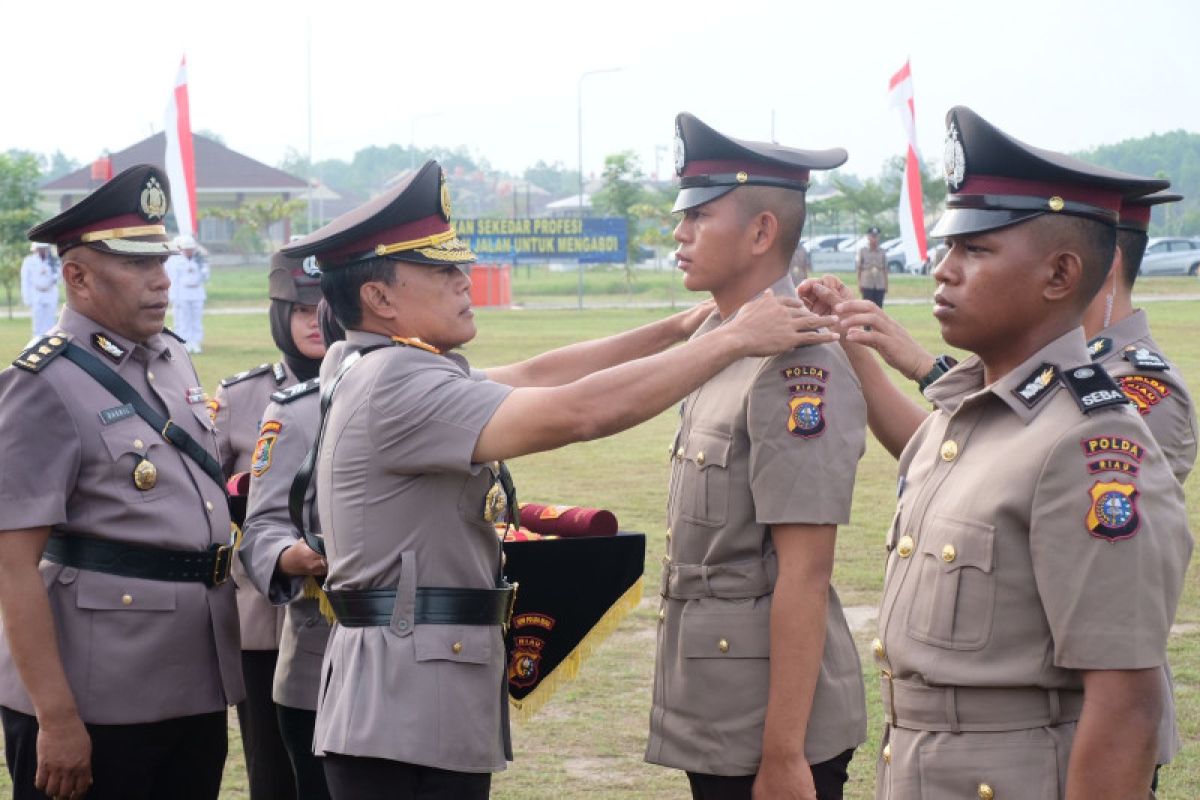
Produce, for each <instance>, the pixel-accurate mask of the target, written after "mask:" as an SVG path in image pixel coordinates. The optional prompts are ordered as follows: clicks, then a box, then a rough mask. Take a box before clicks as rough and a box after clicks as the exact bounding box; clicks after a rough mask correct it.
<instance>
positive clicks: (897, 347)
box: [796, 275, 933, 381]
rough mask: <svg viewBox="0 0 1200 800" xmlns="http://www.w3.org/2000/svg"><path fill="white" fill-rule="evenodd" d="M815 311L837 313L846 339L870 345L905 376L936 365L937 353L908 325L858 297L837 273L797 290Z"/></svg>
mask: <svg viewBox="0 0 1200 800" xmlns="http://www.w3.org/2000/svg"><path fill="white" fill-rule="evenodd" d="M796 292H797V294H798V295H800V298H801V299H802V300H803V301H804V303H805V305H806V306H808V307H809V308H810V309H812V310H813V312H814V313H824V314H834V315H835V316H836V317H837V331H838V332H839V333H840V334H841V335H842V336H843V338H844V341H846V342H849V343H851V344H859V345H862V346H864V347H869V348H871V349H872V350H874V351H875V352H877V353H879V355H880V357H881V358H882V359H883V360H884V361H886V362H887V364H888V366H890V367H891V368H892V369H894V370H896V371H897V372H899V373H900V374H901V375H904V376H905V377H907V378H909V379H911V380H914V381H916V380H920V379H921V378H922V377H924V376H925V375H926V374H928V373H929V370H931V369H932V368H933V355H932V354H931V353H930V352H929V351H928V350H926V349H925V348H924V347H922V346H921V345H920V344H918V343H917V341H916V340H915V339H913V338H912V336H911V335H909V333H908V331H907V330H905V328H904V326H903V325H901V324H900V323H899V322H896V320H894V319H892V318H891V317H889V316H888V315H887V314H885V313H884V312H883V309H881V308H880V307H879V306H877V305H875V304H874V303H872V302H871V301H870V300H856V299H855V298H854V297H853V295H851V294H850V290H849V289H848V288H847V287H846V286H845V284H843V283H842V282H841V280H839V279H838V278H836V277H834V276H833V275H825V276H823V277H821V278H819V279H813V278H810V279H808V280H806V281H804V282H803V283H801V284H800V286H799V287H798V288H797V289H796Z"/></svg>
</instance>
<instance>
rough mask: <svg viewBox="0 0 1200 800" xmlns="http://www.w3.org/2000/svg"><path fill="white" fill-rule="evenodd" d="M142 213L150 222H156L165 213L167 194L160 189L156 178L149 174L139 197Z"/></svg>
mask: <svg viewBox="0 0 1200 800" xmlns="http://www.w3.org/2000/svg"><path fill="white" fill-rule="evenodd" d="M141 206H142V215H143V216H144V217H146V219H148V220H150V221H151V222H157V221H158V220H160V219H162V218H163V217H165V216H166V215H167V195H166V193H165V192H164V191H163V190H162V186H161V185H160V184H159V182H158V178H156V177H154V176H153V175H151V176H150V177H149V178H147V179H146V185H145V186H144V187H143V188H142V197H141Z"/></svg>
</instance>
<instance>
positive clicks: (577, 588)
mask: <svg viewBox="0 0 1200 800" xmlns="http://www.w3.org/2000/svg"><path fill="white" fill-rule="evenodd" d="M504 555H505V557H506V563H505V574H506V575H507V577H508V580H509V581H510V582H512V583H517V584H520V588H519V589H518V590H517V598H516V604H515V606H514V609H513V615H512V623H511V625H510V626H509V629H508V635H507V646H508V695H509V700H510V702H511V704H512V708H513V711H514V712H515V714H516V716H518V717H520V718H528V717H530V716H532V715H533V714H534V713H535V712H536V711H537V710H538V709H539V708H540V707H541V706H542V705H543V704H544V703H545V702H546V700H548V699H549V698H550V696H551V695H552V694H553V693H554V691H555V689H556V688H557V687H558V685H559V683H561V682H563V681H567V680H570V679H572V678H574V677H575V676H576V675H577V674H578V672H579V667H580V664H581V663H582V661H583V659H584V658H586V657H587V656H588V655H589V654H590V653H591V652H592V651H593V650H595V648H596V647H597V646H599V644H600V643H601V642H602V641H603V640H604V639H605V638H607V637H608V635H609V634H611V633H612V632H613V631H614V630H616V628H617V625H619V624H620V622H621V620H622V619H623V618H624V617H625V616H626V615H627V614H628V613H629V612H630V611H632V610H633V608H634V607H635V606H636V605H637V604H638V602H640V600H641V596H642V571H643V569H644V565H645V557H646V537H645V534H642V533H634V532H624V531H623V532H619V533H618V534H617V535H616V536H589V537H579V538H563V539H536V540H532V541H505V542H504Z"/></svg>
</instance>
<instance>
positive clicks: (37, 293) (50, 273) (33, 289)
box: [21, 243, 58, 336]
mask: <svg viewBox="0 0 1200 800" xmlns="http://www.w3.org/2000/svg"><path fill="white" fill-rule="evenodd" d="M29 249H30V254H29V255H27V256H25V260H24V261H22V262H21V302H22V303H24V304H25V305H27V306H29V311H30V316H31V317H32V318H33V335H34V336H41V335H42V334H44V333H49V331H50V329H51V328H53V327H54V323H55V322H56V321H57V320H58V264H57V263H56V261H55V259H54V256H52V255H50V246H49V245H45V244H40V243H35V244H34V245H33V246H32V247H30V248H29Z"/></svg>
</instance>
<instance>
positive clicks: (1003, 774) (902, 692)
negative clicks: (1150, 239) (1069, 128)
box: [818, 107, 1192, 800]
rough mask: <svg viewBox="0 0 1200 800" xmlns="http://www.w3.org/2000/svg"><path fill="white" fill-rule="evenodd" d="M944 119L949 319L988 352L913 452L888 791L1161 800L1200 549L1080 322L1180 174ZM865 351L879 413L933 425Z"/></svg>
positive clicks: (886, 682) (904, 514) (899, 517)
mask: <svg viewBox="0 0 1200 800" xmlns="http://www.w3.org/2000/svg"><path fill="white" fill-rule="evenodd" d="M947 123H948V137H947V141H946V151H945V152H946V164H945V174H946V180H947V183H948V186H949V189H950V192H951V194H950V195H949V198H948V202H947V206H948V211H947V212H946V214H945V215H944V216H943V218H942V220H941V221H939V223H938V225H937V227H936V228H935V229H934V235H940V236H945V237H947V241H948V242H949V244H950V250H949V253H948V255H947V256H946V258H945V259H944V260H943V261H942V262H941V263H940V264H939V265H938V267H937V269H936V270H935V271H934V277H935V278H936V280H937V281H938V283H939V288H938V291H937V293H936V294H935V309H934V314H935V316H936V317H937V318H938V320H939V322H940V323H941V328H942V335H943V337H944V338H945V340H946V342H947V343H949V344H951V345H953V346H956V347H960V348H963V349H966V350H970V351H972V352H974V353H975V355H974V356H972V357H971V358H969V359H967V360H966V361H964V362H963V363H962V364H959V365H957V366H956V367H954V368H952V369H951V370H950V371H949V372H948V373H946V374H945V375H943V376H941V377H939V378H937V380H936V382H934V383H932V384H931V385H930V386H929V387H928V388H926V389H925V396H926V397H927V398H928V399H929V400H931V401H932V402H933V404H934V409H935V410H934V413H933V414H932V415H930V416H929V417H928V418H927V419H925V420H924V421H923V422H921V423H919V425H918V426H917V429H916V433H915V435H913V436H912V438H911V440H910V441H908V443H907V446H906V447H905V448H904V450H903V453H902V454H901V461H900V480H899V483H898V491H899V496H900V497H899V502H898V507H897V513H896V516H895V518H894V520H893V523H892V528H891V530H890V531H889V534H888V538H887V547H888V551H889V557H888V565H887V573H886V578H885V586H884V595H883V599H882V603H881V611H880V620H879V630H880V635H879V638H878V639H877V640H876V641H875V643H874V645H873V648H874V652H875V658H876V661H877V663H878V665H879V667H880V670H881V673H882V676H883V679H882V691H883V701H884V708H885V714H886V717H887V721H888V727H887V730H886V732H885V746H884V748H883V751H882V753H881V758H880V762H879V771H878V782H877V790H876V795H877V797H880V798H902V797H903V798H907V797H925V798H941V797H961V796H970V793H971V792H974V793H975V795H976V796H977V797H980V798H984V800H990V799H991V798H1004V797H1014V796H1017V797H1046V798H1057V797H1064V796H1068V795H1069V796H1071V797H1092V796H1104V797H1122V798H1127V797H1128V798H1133V797H1146V796H1148V795H1149V793H1150V786H1151V780H1152V773H1153V765H1154V761H1155V754H1156V739H1157V735H1156V728H1157V727H1158V725H1159V723H1160V721H1161V715H1162V707H1163V706H1162V702H1163V701H1162V697H1161V693H1162V679H1161V674H1162V667H1163V665H1164V663H1165V650H1166V641H1167V635H1168V631H1169V629H1170V625H1171V621H1172V619H1173V617H1174V613H1175V607H1176V603H1177V601H1178V597H1179V591H1180V586H1181V583H1182V579H1183V575H1184V572H1185V570H1186V568H1187V562H1188V559H1189V557H1190V554H1191V547H1192V540H1191V536H1190V535H1189V534H1188V532H1187V519H1186V514H1185V511H1184V508H1183V497H1182V490H1181V489H1180V486H1179V484H1178V482H1177V481H1176V480H1175V479H1174V477H1173V476H1172V475H1171V472H1170V467H1169V465H1168V463H1167V461H1166V459H1165V458H1164V456H1163V454H1162V452H1161V448H1160V447H1159V446H1158V445H1157V443H1156V442H1155V440H1154V439H1153V438H1152V437H1151V435H1150V432H1149V430H1148V429H1147V428H1146V427H1145V425H1144V424H1143V423H1142V420H1141V418H1140V417H1139V415H1138V414H1137V412H1136V411H1134V410H1133V408H1132V407H1131V406H1130V405H1129V403H1128V402H1127V400H1126V398H1125V396H1124V394H1123V393H1122V392H1121V390H1120V388H1119V386H1118V385H1117V384H1116V383H1115V382H1114V381H1113V380H1112V378H1111V377H1109V376H1108V375H1107V373H1106V372H1104V370H1103V368H1101V367H1099V366H1096V365H1093V364H1092V363H1091V362H1090V359H1089V358H1088V353H1087V348H1086V344H1085V341H1084V336H1083V331H1082V329H1081V327H1080V322H1081V321H1082V318H1083V314H1084V310H1085V308H1086V307H1087V304H1088V303H1089V302H1090V301H1091V299H1092V298H1093V297H1094V295H1095V293H1096V291H1097V290H1098V289H1099V288H1100V286H1101V285H1102V283H1103V282H1104V277H1105V275H1106V274H1107V272H1108V268H1109V266H1110V265H1111V263H1112V259H1113V253H1114V244H1115V240H1116V233H1115V226H1116V222H1117V219H1118V214H1119V211H1120V208H1121V206H1122V202H1123V201H1125V200H1128V199H1130V198H1133V197H1136V196H1140V195H1145V194H1147V193H1149V192H1152V191H1155V190H1158V189H1161V188H1164V183H1165V182H1164V181H1156V180H1148V179H1142V178H1138V177H1136V176H1132V175H1126V174H1124V173H1117V172H1113V171H1111V170H1104V169H1100V168H1096V167H1092V166H1090V165H1087V164H1084V163H1082V162H1079V161H1076V160H1074V159H1071V158H1068V157H1065V156H1061V155H1058V154H1055V153H1050V152H1048V151H1044V150H1039V149H1035V148H1031V147H1029V146H1027V145H1025V144H1023V143H1021V142H1018V141H1017V140H1015V139H1013V138H1011V137H1009V136H1007V135H1006V134H1004V133H1002V132H1001V131H999V130H997V129H996V128H995V127H993V126H992V125H990V124H989V123H987V122H986V121H985V120H983V119H982V118H980V117H979V116H978V115H976V114H975V113H973V112H972V111H970V110H969V109H966V108H962V107H958V108H955V109H952V110H951V111H950V113H949V115H948V118H947ZM818 307H820V306H819V305H818ZM861 322H862V318H861V317H856V316H854V315H851V316H848V317H846V318H844V319H843V320H842V322H841V325H842V326H843V327H844V328H846V327H853V326H855V325H858V324H860V323H861ZM872 335H873V334H872V333H871V332H863V331H853V330H852V331H851V332H849V333H847V340H848V342H850V343H853V342H855V341H863V340H865V339H866V338H868V337H870V336H872ZM847 349H848V352H850V353H851V359H852V361H853V362H854V364H855V367H856V369H857V370H858V372H859V375H860V377H862V379H863V384H864V387H865V388H866V391H867V392H868V393H869V395H871V396H872V406H874V405H875V403H876V402H885V401H886V402H887V403H888V404H889V405H891V406H893V407H901V406H907V409H908V410H907V411H906V412H904V413H897V414H892V415H891V416H892V417H893V418H901V419H910V420H911V419H912V417H913V415H920V413H921V412H920V410H919V408H918V407H917V406H916V405H915V404H913V403H912V402H911V401H909V400H907V398H906V396H904V395H902V394H900V393H899V392H898V391H897V390H896V389H895V388H894V387H893V388H891V389H890V390H889V388H888V387H889V386H891V384H890V382H889V381H887V379H886V377H884V376H882V372H881V370H880V369H879V367H878V365H877V363H876V362H875V361H874V360H873V359H871V358H869V357H868V358H863V357H862V352H861V350H860V348H857V347H855V346H854V345H853V344H848V347H847ZM889 391H890V396H889ZM872 415H873V416H874V414H872ZM872 427H873V429H874V427H875V426H874V422H873V423H872ZM897 427H900V428H902V427H903V425H899V426H897ZM910 430H911V429H910ZM893 433H894V431H893ZM885 440H888V441H892V442H893V443H894V441H895V439H892V438H891V437H890V435H886V434H885V436H882V437H881V441H885ZM885 443H886V442H885Z"/></svg>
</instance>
